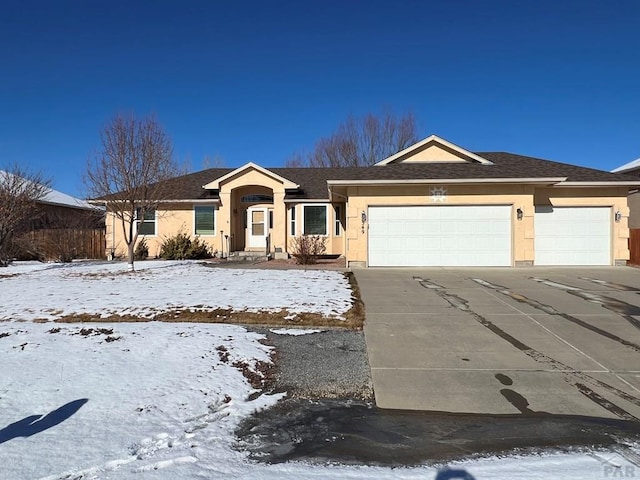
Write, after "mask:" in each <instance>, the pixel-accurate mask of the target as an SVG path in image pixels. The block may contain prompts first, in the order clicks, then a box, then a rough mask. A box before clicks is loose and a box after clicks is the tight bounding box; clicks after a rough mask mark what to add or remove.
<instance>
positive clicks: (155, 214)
mask: <svg viewBox="0 0 640 480" xmlns="http://www.w3.org/2000/svg"><path fill="white" fill-rule="evenodd" d="M150 221H151V220H147V222H150ZM143 222H144V219H143V221H142V222H140V221H138V209H137V208H136V217H135V219H134V222H133V225H134V228H135V231H136V234H137V235H138V236H140V237H144V238H154V237H157V236H158V209H157V208H154V209H153V231H154V232H155V233H153V234H150V233H138V228H139V227H140V225H141V224H142V223H143Z"/></svg>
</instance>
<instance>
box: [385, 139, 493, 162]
mask: <svg viewBox="0 0 640 480" xmlns="http://www.w3.org/2000/svg"><path fill="white" fill-rule="evenodd" d="M398 163H475V164H481V165H492V162H490V161H489V160H487V159H486V158H483V157H481V156H480V155H478V154H476V153H473V152H470V151H469V150H466V149H464V148H462V147H459V146H458V145H455V144H453V143H451V142H449V141H447V140H445V139H444V138H440V137H438V136H437V135H430V136H429V137H427V138H425V139H424V140H421V141H419V142H418V143H414V144H413V145H411V146H409V147H407V148H405V149H404V150H402V151H400V152H398V153H396V154H395V155H391V156H390V157H388V158H386V159H384V160H382V161H381V162H378V163H376V166H381V165H389V164H398Z"/></svg>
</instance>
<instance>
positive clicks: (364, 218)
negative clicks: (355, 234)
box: [360, 210, 367, 233]
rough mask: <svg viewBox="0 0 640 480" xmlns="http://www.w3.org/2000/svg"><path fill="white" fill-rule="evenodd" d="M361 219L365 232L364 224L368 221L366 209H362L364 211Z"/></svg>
mask: <svg viewBox="0 0 640 480" xmlns="http://www.w3.org/2000/svg"><path fill="white" fill-rule="evenodd" d="M360 219H361V220H362V229H361V230H362V233H364V224H365V222H366V221H367V214H366V213H365V211H364V210H362V213H361V214H360Z"/></svg>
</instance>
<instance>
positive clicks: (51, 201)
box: [39, 189, 98, 210]
mask: <svg viewBox="0 0 640 480" xmlns="http://www.w3.org/2000/svg"><path fill="white" fill-rule="evenodd" d="M39 201H40V203H46V204H47V205H57V206H61V207H71V208H81V209H85V210H96V209H98V207H96V206H95V205H91V204H90V203H88V202H85V201H84V200H80V199H79V198H75V197H72V196H71V195H67V194H66V193H62V192H59V191H57V190H53V189H51V190H49V191H48V192H47V193H46V194H45V195H44V197H42V198H41V199H40V200H39Z"/></svg>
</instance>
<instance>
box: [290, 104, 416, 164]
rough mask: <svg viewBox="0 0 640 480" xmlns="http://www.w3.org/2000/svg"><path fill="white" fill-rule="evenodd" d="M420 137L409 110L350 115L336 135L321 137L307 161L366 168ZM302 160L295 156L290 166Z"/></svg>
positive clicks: (339, 127) (309, 162)
mask: <svg viewBox="0 0 640 480" xmlns="http://www.w3.org/2000/svg"><path fill="white" fill-rule="evenodd" d="M417 140H418V138H417V132H416V121H415V117H414V116H413V114H412V113H410V112H409V113H406V114H404V115H402V116H401V117H397V116H396V115H395V114H393V113H392V112H390V111H385V112H383V113H382V114H380V115H374V114H373V113H368V114H367V115H365V116H364V117H361V118H357V117H354V116H353V115H350V116H349V117H348V118H347V120H346V121H345V122H344V123H342V124H341V125H339V126H338V128H337V130H336V131H335V132H334V133H333V134H331V135H329V136H328V137H324V138H321V139H320V140H318V142H317V143H316V145H315V148H314V150H313V152H311V154H309V155H308V156H307V159H306V161H305V162H304V163H305V164H306V165H308V166H310V167H366V166H370V165H373V164H374V163H376V162H379V161H381V160H383V159H385V158H386V157H388V156H390V155H393V154H394V153H397V152H399V151H400V150H403V149H405V148H407V147H408V146H409V145H411V144H413V143H415V142H417ZM299 162H300V156H299V155H294V156H293V157H292V158H291V160H290V161H288V163H287V165H289V163H291V164H292V165H293V164H296V165H297V164H298V163H299Z"/></svg>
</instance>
